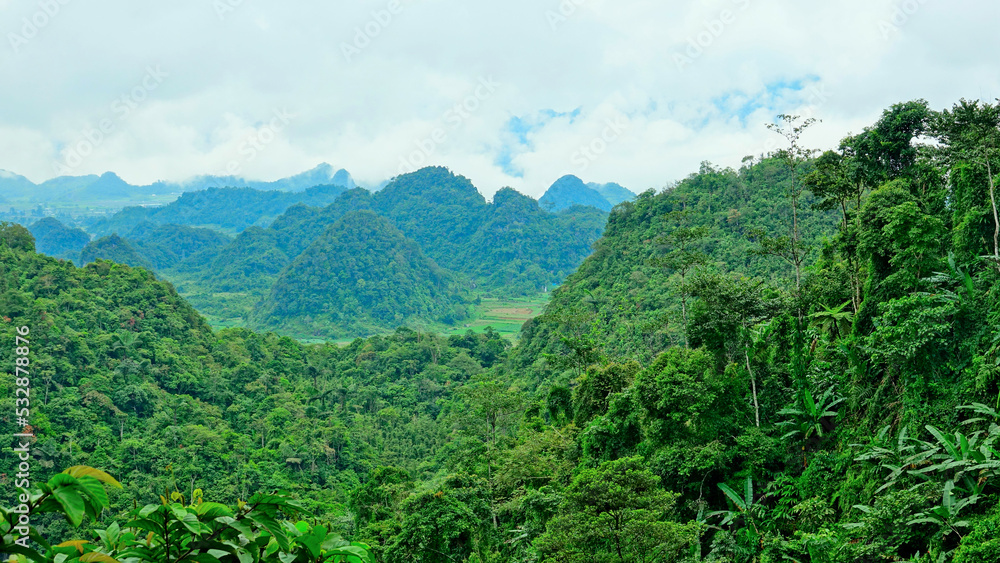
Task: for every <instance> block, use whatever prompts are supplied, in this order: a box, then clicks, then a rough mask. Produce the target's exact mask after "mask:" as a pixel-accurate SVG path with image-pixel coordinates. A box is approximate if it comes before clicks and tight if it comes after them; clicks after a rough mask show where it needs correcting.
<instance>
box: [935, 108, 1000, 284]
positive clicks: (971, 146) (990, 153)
mask: <svg viewBox="0 0 1000 563" xmlns="http://www.w3.org/2000/svg"><path fill="white" fill-rule="evenodd" d="M934 131H935V134H936V136H937V137H938V138H939V139H940V140H941V141H942V142H943V143H944V146H943V147H942V152H943V153H944V154H945V158H946V159H947V162H948V165H949V166H950V168H951V182H952V192H953V194H954V199H955V205H954V207H955V211H956V215H957V216H958V217H956V219H957V220H956V223H959V224H960V223H961V222H962V220H972V221H975V216H976V215H981V214H982V213H981V209H982V205H983V203H984V200H985V198H984V197H983V196H982V194H981V189H982V188H981V187H982V185H983V184H984V183H985V184H986V187H987V188H988V190H987V191H988V193H989V208H990V210H991V212H992V213H991V215H992V219H993V232H992V235H993V236H992V239H993V240H992V243H993V244H992V247H993V255H992V256H991V257H989V258H990V260H991V261H992V262H993V263H994V266H995V267H996V268H997V269H998V271H1000V213H998V211H997V195H996V175H997V174H998V173H1000V162H998V159H1000V103H997V104H990V103H982V102H979V101H978V100H977V101H973V102H970V101H966V100H961V101H960V102H959V103H958V104H956V105H955V106H954V107H953V108H952V109H951V110H950V111H949V110H945V111H943V112H941V113H940V114H939V115H938V116H937V119H936V120H935V122H934ZM994 170H996V172H994ZM963 215H969V217H963ZM966 237H968V238H972V239H975V233H966Z"/></svg>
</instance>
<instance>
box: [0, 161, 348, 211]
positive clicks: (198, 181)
mask: <svg viewBox="0 0 1000 563" xmlns="http://www.w3.org/2000/svg"><path fill="white" fill-rule="evenodd" d="M319 185H335V186H341V187H344V188H347V189H350V188H354V187H356V184H355V183H354V179H353V178H352V177H351V175H350V173H348V172H347V171H346V170H343V169H340V170H337V169H335V168H334V167H333V166H331V165H329V164H327V163H323V164H320V165H319V166H317V167H315V168H313V169H312V170H308V171H306V172H303V173H301V174H297V175H295V176H291V177H288V178H283V179H281V180H277V181H274V182H262V181H255V180H248V179H246V178H242V177H238V176H210V175H206V176H197V177H195V178H192V179H190V180H186V181H184V182H154V183H152V184H149V185H132V184H129V183H128V182H126V181H125V180H123V179H121V178H120V177H119V176H118V175H117V174H115V173H114V172H106V173H104V174H102V175H100V176H97V175H94V174H90V175H85V176H60V177H58V178H53V179H51V180H47V181H45V182H42V183H40V184H36V183H34V182H32V181H31V180H29V179H27V178H25V177H24V176H21V175H18V174H15V173H13V172H9V171H6V170H0V194H2V198H3V199H2V200H0V201H2V202H3V203H7V204H21V205H35V204H51V203H68V202H73V203H81V204H82V203H90V204H101V203H108V202H129V201H135V202H143V201H150V200H151V198H155V197H156V196H164V195H169V194H181V193H186V192H196V191H201V190H205V189H208V188H224V187H243V188H253V189H255V190H278V191H285V192H302V191H305V190H306V189H308V188H311V187H314V186H319ZM119 207H120V206H119Z"/></svg>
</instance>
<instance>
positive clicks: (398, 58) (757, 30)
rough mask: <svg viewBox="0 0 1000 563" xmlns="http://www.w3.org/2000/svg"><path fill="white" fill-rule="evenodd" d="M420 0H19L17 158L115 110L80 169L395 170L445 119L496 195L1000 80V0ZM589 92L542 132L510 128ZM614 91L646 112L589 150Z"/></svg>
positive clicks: (19, 165)
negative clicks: (322, 166)
mask: <svg viewBox="0 0 1000 563" xmlns="http://www.w3.org/2000/svg"><path fill="white" fill-rule="evenodd" d="M223 1H226V0H223ZM398 1H399V5H398V7H397V6H396V5H394V4H391V3H390V0H365V1H360V2H352V3H346V4H343V3H333V2H318V1H315V0H311V1H303V2H296V3H281V2H277V1H276V0H244V1H243V2H242V3H238V2H231V4H239V6H236V7H233V9H232V11H227V12H225V13H223V14H222V17H220V15H219V13H217V11H216V9H215V8H214V7H213V1H212V0H177V1H175V2H170V3H137V2H127V1H126V0H108V1H106V2H101V3H82V2H78V1H76V0H71V1H69V2H67V3H66V4H65V5H62V7H61V9H60V13H59V14H56V15H54V16H51V17H50V18H48V20H49V21H47V22H46V25H45V26H44V27H41V28H40V29H38V30H37V32H36V33H35V34H34V36H33V37H32V38H31V39H27V40H26V42H25V43H23V44H22V43H20V42H18V45H17V52H15V49H14V48H13V47H12V46H11V45H10V37H11V36H10V34H18V35H20V34H21V33H22V31H23V30H22V27H23V18H29V19H30V18H32V17H33V16H34V15H35V14H36V13H37V12H38V10H39V9H40V8H39V5H38V4H37V3H36V2H28V1H23V2H12V1H8V0H0V34H2V35H0V36H2V37H3V38H4V44H2V45H0V74H2V75H3V76H4V77H5V83H4V89H3V94H2V98H0V101H2V102H3V103H2V104H0V133H2V137H0V168H4V169H9V170H12V171H15V172H18V173H21V174H24V175H26V176H28V177H29V178H31V179H33V180H36V181H38V180H43V179H46V178H49V177H51V176H53V175H54V174H55V172H54V164H55V163H56V162H58V161H59V160H60V159H61V158H63V157H64V155H65V150H66V149H67V147H72V146H73V145H74V143H78V142H79V141H80V138H81V135H82V134H84V132H86V131H87V130H88V129H90V128H93V127H97V126H99V125H100V123H101V121H102V120H106V119H112V120H114V125H115V128H114V130H113V131H112V132H111V133H109V134H108V135H107V136H106V138H105V139H103V140H102V142H101V143H100V144H99V146H97V147H96V148H95V149H94V150H93V151H92V154H90V155H89V156H88V157H87V158H85V159H83V160H82V162H80V164H79V165H78V166H77V167H75V168H74V169H73V171H74V173H81V174H83V173H101V172H104V171H106V170H113V171H116V172H118V173H119V174H121V175H122V177H124V178H125V179H126V180H129V181H131V182H134V183H148V182H152V181H155V180H158V179H166V180H180V179H183V178H186V177H188V176H192V175H196V174H203V173H214V174H220V173H224V172H225V170H226V168H227V166H229V163H230V162H233V161H234V160H235V161H236V162H238V164H239V165H240V167H241V172H242V173H244V174H246V175H248V176H251V177H258V178H261V179H273V178H277V177H281V176H286V175H290V174H294V173H297V172H299V171H301V170H303V169H306V168H310V167H312V166H314V165H315V164H317V163H319V162H320V161H328V162H330V163H332V164H334V165H335V166H342V167H345V168H347V169H349V170H350V171H351V172H352V173H353V174H354V175H355V176H356V177H357V178H358V179H359V180H360V181H362V182H367V183H372V184H374V183H378V182H380V181H381V180H384V179H386V178H388V177H391V176H393V175H395V174H396V173H398V171H399V169H400V159H406V158H408V157H409V156H411V155H412V154H413V152H414V151H415V150H419V148H420V146H421V142H422V141H424V140H426V139H427V138H429V136H430V135H432V134H433V133H434V132H435V130H437V129H443V130H444V132H445V133H446V138H445V140H444V141H442V142H436V143H435V145H434V150H433V152H432V153H431V154H430V156H426V155H425V158H424V160H425V163H427V164H443V165H447V166H449V167H450V168H452V169H453V170H455V171H456V172H458V173H461V174H464V175H466V176H468V177H470V178H471V179H472V180H473V181H474V182H475V183H476V184H477V185H478V186H479V187H480V189H482V190H483V191H484V193H486V194H487V195H490V194H492V192H494V191H495V190H497V189H499V188H500V187H503V186H505V185H510V186H512V187H514V188H516V189H518V190H520V191H522V192H524V193H528V194H530V195H533V196H536V197H537V196H539V195H541V193H542V192H543V191H544V189H545V188H546V187H547V186H548V184H550V183H551V182H552V181H553V180H555V179H556V178H557V177H559V176H560V175H562V174H566V173H575V174H578V175H580V176H581V177H583V178H584V179H585V180H588V181H602V182H604V181H617V182H620V183H622V184H624V185H626V186H627V187H629V188H631V189H633V190H636V191H641V190H644V189H647V188H650V187H662V186H663V185H665V184H667V183H669V182H671V181H673V180H676V179H679V178H681V177H683V176H686V175H687V174H689V173H690V172H693V171H695V170H697V168H698V166H699V163H700V162H701V161H703V160H710V161H713V162H716V163H718V164H721V165H738V164H739V162H740V160H741V159H742V157H743V156H744V155H746V154H750V153H754V152H759V151H760V150H763V148H764V147H766V146H768V145H767V142H768V139H771V138H772V135H773V134H772V133H769V132H768V131H767V130H766V129H765V128H764V126H763V123H764V122H766V121H769V120H771V119H773V116H774V115H775V114H777V113H803V112H808V113H810V114H811V115H813V116H814V117H817V118H820V119H822V120H823V122H822V123H821V124H819V125H817V126H816V127H815V128H814V130H812V131H810V134H809V136H808V137H807V140H808V141H809V142H810V143H812V144H814V145H815V146H819V147H829V146H833V145H835V144H836V143H837V141H838V140H839V139H840V138H841V137H843V136H844V135H846V134H848V133H849V132H857V131H858V130H860V129H861V128H862V127H864V126H865V125H868V124H870V123H871V122H872V121H873V120H874V119H876V118H877V117H878V115H879V113H880V112H881V110H882V109H884V108H885V107H887V106H888V105H890V104H892V103H895V102H900V101H905V100H909V99H914V98H926V99H928V100H929V101H930V102H931V104H932V105H933V106H935V107H938V108H942V107H946V106H949V105H950V104H952V103H954V102H955V101H957V100H958V99H959V98H960V97H966V98H979V97H983V98H986V99H992V98H993V97H994V96H997V95H1000V72H997V71H998V68H997V64H996V62H995V61H994V58H995V57H994V56H993V54H994V53H996V52H998V46H1000V45H998V43H1000V39H998V38H997V36H996V35H995V34H994V33H993V30H992V29H991V27H992V25H993V23H992V22H995V21H997V18H998V16H1000V6H997V5H996V4H994V3H989V2H985V1H983V0H979V1H973V0H956V1H954V2H950V3H945V2H942V1H940V0H899V1H891V0H877V1H871V0H846V1H844V2H839V3H818V4H817V3H796V4H793V3H788V2H780V1H779V0H706V1H687V2H660V1H654V0H615V1H614V2H612V1H611V0H568V1H567V2H561V0H509V1H508V2H503V3H470V2H462V1H460V0H398ZM560 4H563V6H566V5H578V8H576V9H575V10H572V13H568V12H567V11H563V12H562V13H561V12H560ZM897 8H898V10H897ZM552 14H559V17H557V18H556V19H553V18H552ZM900 14H902V16H900ZM887 22H888V24H889V25H888V26H887ZM359 30H360V33H362V34H363V37H362V38H361V41H360V44H361V45H363V47H357V48H358V51H359V52H357V53H354V54H353V55H352V56H351V57H349V58H350V60H348V57H345V54H344V45H345V44H347V45H353V46H357V45H358V44H359V43H358V42H357V40H358V34H359ZM365 39H367V43H365ZM692 43H693V44H694V45H696V46H697V47H692ZM689 49H690V50H689ZM678 55H681V56H685V57H688V58H689V59H690V64H685V65H683V68H679V65H678V63H677V56H678ZM158 65H159V66H160V67H162V69H163V70H164V71H165V72H167V73H169V76H168V77H167V78H166V79H165V80H164V81H163V83H162V85H161V86H160V87H158V88H156V89H155V90H154V91H150V92H148V96H146V98H145V99H144V100H143V101H142V102H141V103H138V104H136V106H137V107H135V108H134V109H133V110H132V111H131V112H130V113H129V115H128V117H127V119H119V116H118V114H117V113H116V112H115V110H114V107H113V105H112V104H114V102H115V100H117V99H120V97H121V96H123V95H126V96H127V95H128V94H129V93H130V92H132V91H133V90H134V89H135V88H136V87H137V86H139V85H141V84H142V81H143V78H144V74H145V73H146V69H147V68H148V67H150V66H152V67H156V66H158ZM490 77H492V78H493V80H494V81H496V82H497V83H499V86H498V87H497V89H496V91H495V92H493V93H491V94H490V95H489V96H488V97H486V98H485V99H481V100H479V102H480V103H479V104H478V107H476V108H475V110H474V111H469V112H468V114H469V115H468V116H467V117H462V119H461V120H459V122H458V123H453V122H452V120H451V119H449V117H448V114H446V112H448V111H449V110H450V109H452V108H454V106H455V104H457V103H462V102H463V101H464V100H466V99H467V98H468V97H469V96H470V95H471V96H474V95H475V91H476V87H477V84H479V83H480V80H481V79H484V78H490ZM781 85H785V87H782V86H781ZM789 86H792V87H789ZM817 92H820V94H817ZM616 94H617V95H616ZM280 109H287V110H289V111H291V112H293V113H295V114H296V117H295V118H294V119H293V120H291V122H290V123H289V124H288V125H287V127H284V128H282V130H281V131H280V132H277V133H276V134H275V135H273V137H274V138H273V140H271V141H270V142H268V143H266V145H265V146H263V148H262V149H261V150H257V151H253V152H254V156H253V158H252V159H248V157H247V154H248V153H247V151H245V150H243V151H241V147H242V148H244V149H245V148H246V143H247V142H248V139H253V138H255V136H260V135H262V134H265V136H267V135H266V131H265V129H266V128H267V126H268V125H267V122H268V120H270V119H271V116H272V115H273V112H274V111H275V110H280ZM577 109H579V115H577V116H576V117H575V118H572V119H571V118H570V117H568V116H561V117H553V118H551V119H547V120H544V122H542V123H539V124H537V127H536V128H533V129H532V130H531V131H530V132H528V133H526V135H527V138H528V140H529V141H530V142H529V143H527V144H523V143H521V142H520V140H519V138H518V135H515V134H513V133H512V132H511V131H510V130H509V128H508V126H509V124H510V123H511V119H512V118H514V117H521V118H526V119H527V118H530V117H531V116H537V115H540V112H543V111H546V110H551V111H553V112H556V113H557V114H562V113H567V112H572V111H574V110H577ZM615 115H625V116H627V118H628V127H627V130H625V131H623V132H621V134H620V135H618V136H616V137H615V139H614V140H613V142H607V143H606V146H604V147H603V150H602V151H600V154H599V155H595V158H589V157H588V158H584V159H583V160H581V159H580V158H574V156H575V155H576V156H579V155H577V153H578V152H579V151H580V147H585V146H588V145H589V144H591V143H594V142H595V141H594V140H595V139H597V138H600V137H601V136H602V132H603V129H604V128H606V127H607V125H606V121H607V119H609V116H612V117H613V116H615ZM596 146H598V147H601V143H597V145H596ZM505 155H506V156H505ZM505 158H506V159H508V160H509V165H507V166H505V165H504V159H505ZM581 162H586V166H583V165H582V164H581ZM515 170H516V171H519V172H520V173H517V174H511V173H510V172H512V171H515Z"/></svg>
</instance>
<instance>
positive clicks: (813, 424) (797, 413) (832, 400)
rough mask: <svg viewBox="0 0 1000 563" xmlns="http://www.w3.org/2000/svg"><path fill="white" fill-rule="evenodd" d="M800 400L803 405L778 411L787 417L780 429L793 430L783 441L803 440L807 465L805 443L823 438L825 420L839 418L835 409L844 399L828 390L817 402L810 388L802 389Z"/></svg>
mask: <svg viewBox="0 0 1000 563" xmlns="http://www.w3.org/2000/svg"><path fill="white" fill-rule="evenodd" d="M799 398H800V399H801V405H796V406H793V407H786V408H783V409H781V410H780V411H778V414H780V415H784V416H785V417H787V419H786V420H784V421H782V422H779V423H778V427H788V428H791V430H790V431H789V432H786V433H785V434H784V435H783V436H782V437H781V439H782V440H788V439H790V438H793V437H796V436H799V437H800V438H801V439H802V441H803V445H802V463H803V465H805V463H806V453H805V452H806V444H805V443H806V442H808V441H809V439H810V438H812V437H813V436H816V437H819V438H822V437H823V419H824V418H828V417H834V416H837V411H836V410H834V408H835V407H836V406H837V405H839V404H840V403H842V402H844V398H843V397H835V396H834V394H833V389H827V390H826V392H824V393H823V394H822V395H821V396H820V398H819V400H816V399H815V398H813V394H812V391H811V390H810V389H809V388H804V389H802V392H801V393H800V394H799Z"/></svg>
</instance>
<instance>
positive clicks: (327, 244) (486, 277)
mask: <svg viewBox="0 0 1000 563" xmlns="http://www.w3.org/2000/svg"><path fill="white" fill-rule="evenodd" d="M324 177H325V174H323V175H320V176H318V177H314V179H323V178H324ZM346 178H349V177H346ZM346 178H344V177H343V175H342V179H346ZM284 185H285V186H286V187H288V186H290V185H291V184H290V183H285V184H284ZM598 190H602V191H598ZM602 192H603V193H605V194H608V195H607V196H603V195H601V193H602ZM632 197H634V194H631V192H628V191H627V190H625V189H624V188H622V187H621V186H618V185H617V184H607V185H596V184H584V183H583V181H582V180H580V179H579V178H576V177H566V178H563V179H561V180H560V181H559V182H557V183H556V184H555V185H553V187H552V188H551V189H550V190H549V192H548V193H547V194H546V197H543V200H545V201H557V202H558V204H557V205H553V206H550V207H552V208H558V209H557V210H555V211H553V210H551V209H550V210H546V209H543V208H542V206H541V205H540V202H539V201H536V200H534V199H532V198H531V197H529V196H526V195H523V194H521V193H518V192H517V191H515V190H513V189H511V188H504V189H502V190H500V191H498V192H497V193H496V194H494V196H493V199H492V201H487V200H486V198H485V197H484V196H483V195H482V193H480V191H479V190H478V189H477V188H476V186H475V185H473V184H472V182H471V181H469V180H468V179H467V178H465V177H462V176H458V175H455V174H453V173H452V172H450V171H449V170H447V169H445V168H434V167H431V168H424V169H422V170H419V171H417V172H414V173H411V174H405V175H401V176H398V177H396V178H393V179H392V180H391V181H390V182H389V183H388V184H386V185H385V186H384V187H383V188H382V189H380V190H378V191H376V192H374V193H372V192H370V191H368V190H366V189H363V188H357V187H353V188H348V186H345V185H318V186H313V187H310V188H307V189H305V190H302V191H280V190H275V189H272V190H267V191H265V190H259V189H255V188H247V187H243V188H208V189H205V190H200V191H196V192H188V193H184V194H182V195H181V197H180V198H178V199H177V200H176V201H174V202H172V203H170V204H167V205H164V206H160V207H143V206H134V207H128V208H126V209H123V210H122V211H120V212H118V213H116V214H115V215H113V216H111V217H104V218H93V219H91V220H90V221H89V223H87V225H86V226H87V231H88V232H90V233H93V234H94V235H96V236H97V237H98V238H96V239H95V240H93V241H90V242H89V243H87V242H84V244H85V246H86V248H82V247H81V246H80V243H81V242H83V241H82V237H80V236H79V235H80V234H81V232H82V231H81V232H76V231H74V232H73V233H72V234H73V236H70V233H69V232H64V231H69V229H67V228H66V227H62V229H63V230H59V229H57V228H56V225H59V223H58V222H56V221H54V220H53V219H47V220H46V222H45V223H44V224H42V225H41V226H43V227H47V229H48V230H49V231H53V232H57V233H61V237H62V239H64V241H65V242H64V244H63V245H62V246H60V247H58V249H57V250H59V252H60V255H61V256H63V257H73V256H74V252H76V253H77V254H75V256H77V257H82V258H83V260H82V261H83V262H90V261H93V260H97V259H107V260H112V261H116V262H120V263H125V264H129V265H132V266H138V267H146V268H150V269H152V270H154V271H156V272H157V274H158V275H160V276H161V277H163V278H164V279H167V280H169V281H171V282H173V283H174V284H175V285H176V286H177V287H178V289H179V290H180V291H181V292H182V293H184V294H185V295H186V296H187V297H188V298H189V299H190V300H191V302H192V303H194V304H195V305H196V306H197V307H198V308H199V310H201V311H202V312H203V313H205V314H206V315H208V316H209V317H210V318H211V319H213V320H214V321H216V322H221V323H222V324H224V325H228V324H239V325H243V324H250V325H251V326H254V327H260V328H269V329H276V330H279V331H283V332H285V333H294V334H298V335H308V336H310V337H323V338H326V337H336V338H344V337H353V336H358V335H364V334H372V333H375V332H379V331H385V330H391V329H393V328H395V327H396V326H398V325H399V324H400V323H401V322H405V323H406V324H409V325H412V326H428V325H427V323H445V324H450V323H455V322H458V321H460V320H461V319H463V318H466V317H467V316H468V314H469V311H470V310H469V305H470V304H471V303H473V302H474V301H475V300H476V299H477V298H478V296H480V295H483V294H486V295H493V296H528V295H535V294H538V293H541V292H546V291H548V290H550V289H552V288H553V287H556V286H558V285H559V284H561V283H562V281H563V280H564V279H565V278H566V276H567V275H569V273H570V272H572V271H573V270H575V269H576V267H577V266H579V264H580V263H581V262H582V261H583V259H584V258H586V257H587V256H588V255H589V254H590V253H591V250H592V249H591V245H592V244H593V243H594V241H596V240H597V239H598V238H599V237H600V235H601V232H602V229H603V226H604V223H605V221H606V219H607V211H608V210H610V209H611V208H612V207H613V204H612V201H614V202H619V201H621V200H623V199H631V198H632ZM609 198H610V199H609ZM234 210H238V212H234ZM359 217H360V218H367V219H359ZM373 217H374V218H377V221H373V220H372V218H373ZM349 219H350V220H349ZM53 223H54V224H53ZM368 223H371V225H368ZM362 225H363V226H365V227H366V228H368V227H372V228H374V227H377V228H374V230H373V231H372V233H374V234H371V235H370V236H366V237H361V238H358V237H357V236H355V235H356V234H357V233H353V234H352V233H347V232H346V230H350V229H355V228H356V227H358V226H362ZM60 226H61V225H60ZM335 226H336V227H337V228H336V229H334V227H335ZM32 229H33V230H36V231H41V229H39V228H36V227H35V226H34V225H33V226H32ZM331 229H334V232H333V233H331ZM49 238H52V235H50V237H49ZM74 244H75V245H76V247H75V248H73V247H72V246H73V245H74ZM345 245H346V247H345ZM386 248H389V249H395V250H393V253H394V256H397V257H401V256H405V257H407V258H405V259H393V258H391V257H390V258H389V259H386V256H385V255H384V254H385V249H386ZM400 248H406V249H409V250H407V251H406V252H402V253H400V252H401V251H399V250H398V249H400ZM362 258H363V259H362ZM348 264H354V266H352V267H351V268H353V269H351V268H348ZM342 268H348V269H347V270H343V269H342ZM321 271H324V272H327V274H326V276H325V277H324V276H321V275H319V272H321ZM303 280H309V281H308V282H304V281H303ZM432 280H433V281H432ZM442 280H445V281H442ZM351 284H354V285H351ZM371 292H374V293H371ZM362 294H364V295H369V297H368V298H366V299H368V300H367V301H365V302H364V304H363V305H360V306H359V305H358V304H357V303H360V302H359V301H357V299H358V298H357V295H362ZM317 303H319V304H322V306H321V307H318V308H317V306H316V304H317ZM403 304H405V305H406V306H405V307H404V306H402V305H403ZM417 305H419V306H417ZM344 308H349V309H350V310H352V311H360V312H359V313H358V315H353V314H352V315H344V314H340V313H336V314H333V313H331V312H332V311H340V310H343V309H344ZM318 311H325V312H326V313H324V314H322V315H318V314H317V312H318Z"/></svg>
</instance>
